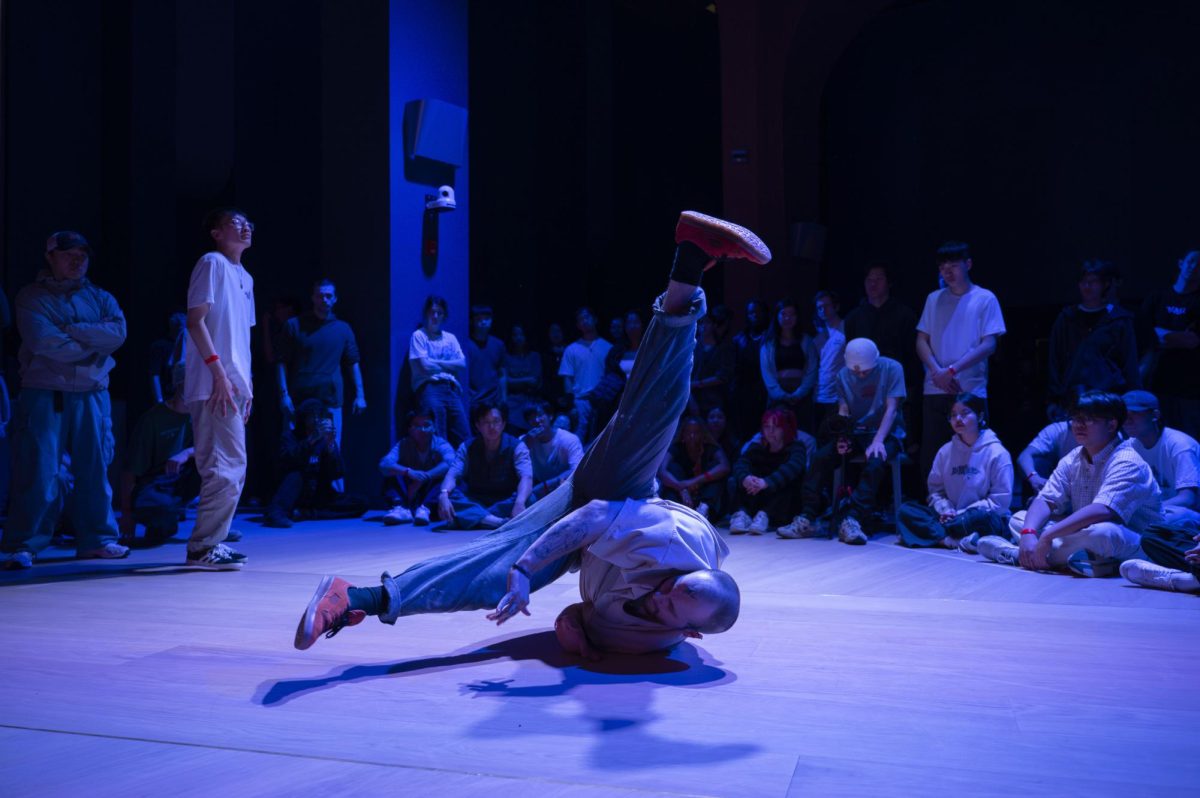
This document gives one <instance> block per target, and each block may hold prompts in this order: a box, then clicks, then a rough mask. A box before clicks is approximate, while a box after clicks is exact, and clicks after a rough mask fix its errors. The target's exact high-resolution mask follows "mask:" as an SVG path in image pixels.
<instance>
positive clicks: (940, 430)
mask: <svg viewBox="0 0 1200 798" xmlns="http://www.w3.org/2000/svg"><path fill="white" fill-rule="evenodd" d="M937 267H938V274H939V275H941V278H942V280H943V281H944V282H945V283H946V287H945V288H939V289H938V290H937V291H934V292H933V293H931V294H930V295H929V296H928V297H927V298H926V299H925V309H924V311H923V312H922V313H921V320H920V321H919V322H917V356H918V357H920V358H921V362H922V363H923V364H925V389H924V394H925V396H924V401H923V403H922V412H921V416H922V421H923V423H922V427H921V473H922V474H928V473H929V469H930V468H931V467H932V466H933V458H934V456H935V455H936V454H937V452H938V449H940V448H941V447H942V444H944V443H946V442H947V441H948V440H950V436H951V434H952V430H951V428H950V425H949V424H947V423H946V418H947V417H948V416H949V415H950V408H951V407H952V406H953V405H954V397H955V396H956V395H957V394H959V393H972V394H974V395H976V396H978V397H980V398H982V399H984V400H986V399H987V376H988V371H987V360H988V358H989V357H991V355H992V353H993V352H995V351H996V342H997V341H998V340H999V338H1000V336H1001V335H1004V332H1005V329H1004V317H1003V316H1002V315H1001V313H1000V303H999V301H997V299H996V295H995V294H993V293H992V292H991V291H989V290H987V289H986V288H980V287H979V286H977V285H975V284H974V283H973V282H971V253H970V250H969V249H968V247H967V245H966V244H964V243H962V242H961V241H947V242H946V243H945V244H942V246H941V247H939V248H938V251H937Z"/></svg>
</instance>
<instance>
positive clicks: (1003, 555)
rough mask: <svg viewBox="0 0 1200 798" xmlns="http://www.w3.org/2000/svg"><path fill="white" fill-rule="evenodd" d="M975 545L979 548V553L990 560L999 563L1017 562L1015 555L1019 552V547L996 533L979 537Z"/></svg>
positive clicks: (1010, 563)
mask: <svg viewBox="0 0 1200 798" xmlns="http://www.w3.org/2000/svg"><path fill="white" fill-rule="evenodd" d="M975 545H976V547H977V548H978V549H979V553H980V555H982V556H983V557H985V558H987V559H989V560H991V561H992V562H998V563H1000V564H1001V565H1017V564H1018V560H1017V555H1018V554H1019V553H1020V549H1018V548H1017V547H1016V546H1014V545H1013V544H1011V543H1009V542H1008V541H1007V540H1005V539H1004V538H1002V537H999V536H998V535H988V536H987V537H985V538H980V539H979V542H978V543H976V544H975Z"/></svg>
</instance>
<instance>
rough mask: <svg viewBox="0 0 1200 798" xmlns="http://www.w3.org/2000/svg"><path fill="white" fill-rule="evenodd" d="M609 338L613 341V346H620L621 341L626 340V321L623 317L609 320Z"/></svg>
mask: <svg viewBox="0 0 1200 798" xmlns="http://www.w3.org/2000/svg"><path fill="white" fill-rule="evenodd" d="M608 337H609V338H611V339H612V342H613V346H620V344H621V341H624V340H625V319H624V318H622V317H621V316H613V317H612V318H611V319H609V320H608Z"/></svg>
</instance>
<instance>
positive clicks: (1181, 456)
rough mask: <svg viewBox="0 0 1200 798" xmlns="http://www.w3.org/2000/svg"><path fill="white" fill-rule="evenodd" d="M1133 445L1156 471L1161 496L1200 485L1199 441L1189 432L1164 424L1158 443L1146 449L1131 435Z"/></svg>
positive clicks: (1199, 486) (1155, 476)
mask: <svg viewBox="0 0 1200 798" xmlns="http://www.w3.org/2000/svg"><path fill="white" fill-rule="evenodd" d="M1130 443H1132V444H1133V449H1134V451H1136V452H1137V453H1138V454H1140V455H1141V456H1142V459H1143V460H1145V461H1146V463H1147V464H1148V465H1149V466H1150V470H1151V471H1153V472H1154V481H1155V482H1157V483H1158V486H1159V487H1160V488H1162V497H1163V498H1164V499H1170V498H1171V497H1173V496H1174V495H1175V494H1176V493H1178V492H1179V491H1180V490H1181V489H1183V488H1200V443H1197V442H1196V439H1195V438H1193V437H1192V436H1191V435H1188V434H1187V433H1186V432H1180V431H1179V430H1177V429H1171V428H1170V427H1164V428H1163V431H1162V435H1160V436H1159V438H1158V443H1156V444H1154V447H1153V448H1151V449H1147V448H1146V447H1145V446H1143V445H1142V443H1141V441H1139V440H1138V439H1137V438H1131V439H1130Z"/></svg>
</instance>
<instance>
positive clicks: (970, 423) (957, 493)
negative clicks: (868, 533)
mask: <svg viewBox="0 0 1200 798" xmlns="http://www.w3.org/2000/svg"><path fill="white" fill-rule="evenodd" d="M949 421H950V428H951V429H952V430H954V437H952V438H951V439H950V442H949V443H947V444H945V445H944V446H942V448H941V449H939V450H938V453H937V455H935V456H934V458H933V468H932V470H930V472H929V482H928V484H929V500H928V503H927V504H920V503H919V502H905V503H904V504H903V505H901V507H900V516H899V517H898V518H897V519H896V531H897V534H898V535H899V536H900V540H899V543H900V545H902V546H911V547H916V548H924V547H929V546H939V545H940V546H944V547H946V548H948V549H953V548H958V547H960V545H961V547H962V548H963V550H964V551H969V552H972V553H973V552H974V545H973V544H974V542H975V541H977V540H979V538H980V537H983V536H987V535H1004V536H1007V535H1008V518H1009V515H1010V512H1009V504H1010V503H1011V502H1012V485H1013V466H1012V457H1011V456H1010V455H1009V453H1008V450H1007V449H1005V448H1004V445H1003V444H1001V443H1000V439H999V438H997V437H996V433H994V432H992V431H991V430H990V429H988V428H987V415H986V402H985V401H984V400H983V399H982V398H981V397H978V396H975V395H974V394H970V393H960V394H959V395H958V396H956V397H955V398H954V405H953V406H952V407H951V408H950V419H949Z"/></svg>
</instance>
